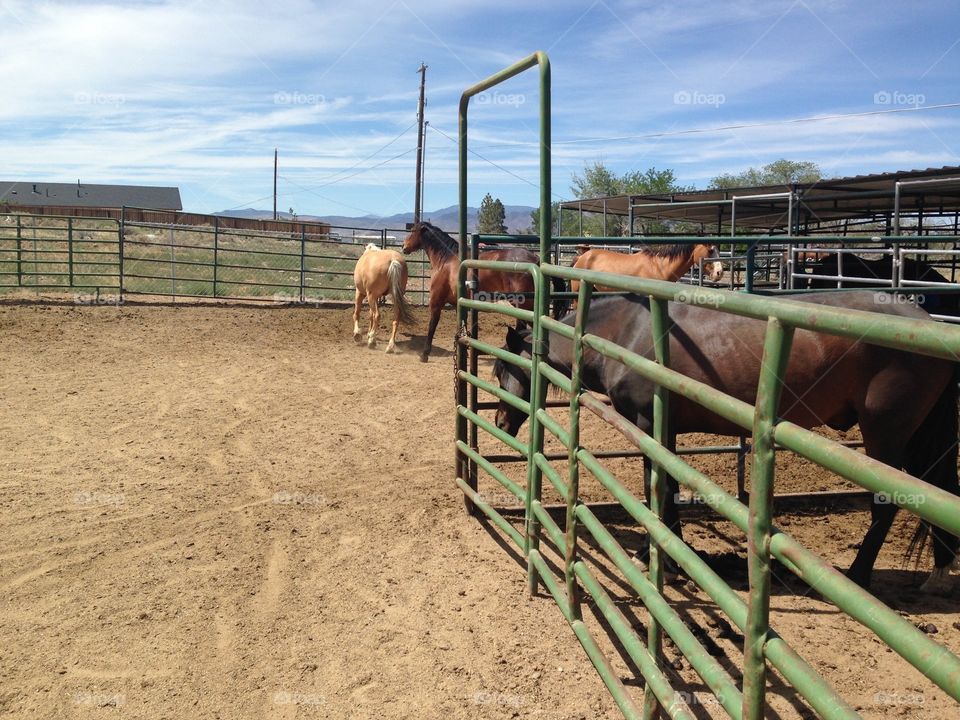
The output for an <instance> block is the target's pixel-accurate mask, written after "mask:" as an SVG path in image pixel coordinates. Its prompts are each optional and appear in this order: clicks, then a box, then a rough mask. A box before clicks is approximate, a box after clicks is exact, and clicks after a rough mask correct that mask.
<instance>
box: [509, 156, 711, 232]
mask: <svg viewBox="0 0 960 720" xmlns="http://www.w3.org/2000/svg"><path fill="white" fill-rule="evenodd" d="M570 182H571V185H570V192H571V193H572V194H573V196H574V197H577V198H582V199H588V198H602V197H613V196H616V195H654V194H669V193H676V192H685V191H688V190H693V187H692V186H683V185H680V183H678V182H677V177H676V174H675V173H674V172H673V170H669V169H668V170H657V168H655V167H652V168H648V169H647V170H633V171H630V172H625V173H624V174H622V175H615V174H614V173H613V172H611V171H610V169H609V168H607V166H606V165H605V164H604V163H602V162H600V161H595V162H593V163H591V164H588V165H584V167H583V173H582V174H578V173H574V174H573V175H572V176H571V178H570ZM558 211H559V204H557V203H554V205H553V207H552V212H553V218H556V216H557V215H556V214H557V212H558ZM531 218H532V220H533V223H532V225H531V227H530V228H529V229H528V232H533V233H534V234H536V233H538V232H539V221H540V211H539V210H534V211H533V212H532V213H531ZM554 222H556V220H554ZM554 229H556V226H554ZM671 229H674V228H673V227H672V226H670V225H667V224H665V223H658V222H649V221H644V222H641V223H635V227H634V230H639V231H640V232H642V233H645V234H652V233H658V232H664V231H667V230H671ZM629 231H630V228H629V227H628V221H627V218H626V217H623V216H620V215H614V214H613V213H610V214H608V215H607V222H606V227H604V223H603V215H602V214H596V213H593V214H584V217H583V234H584V235H590V236H593V237H621V236H623V235H626V234H628V233H629ZM561 234H562V235H579V234H580V219H579V217H578V214H577V213H576V212H573V211H569V212H565V213H564V214H563V227H562V228H561Z"/></svg>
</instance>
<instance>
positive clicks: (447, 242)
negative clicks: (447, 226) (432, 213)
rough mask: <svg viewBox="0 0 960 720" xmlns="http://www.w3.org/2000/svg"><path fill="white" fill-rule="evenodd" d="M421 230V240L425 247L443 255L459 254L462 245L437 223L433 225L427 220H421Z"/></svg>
mask: <svg viewBox="0 0 960 720" xmlns="http://www.w3.org/2000/svg"><path fill="white" fill-rule="evenodd" d="M419 230H420V242H421V243H423V246H424V248H430V249H432V250H435V251H437V252H439V253H440V254H441V255H442V256H443V257H448V256H450V255H459V253H460V246H459V244H458V243H457V241H456V240H454V239H453V238H452V237H450V236H449V235H447V233H445V232H444V231H443V230H441V229H440V228H438V227H437V226H436V225H432V224H430V223H428V222H427V221H426V220H421V221H420V227H419Z"/></svg>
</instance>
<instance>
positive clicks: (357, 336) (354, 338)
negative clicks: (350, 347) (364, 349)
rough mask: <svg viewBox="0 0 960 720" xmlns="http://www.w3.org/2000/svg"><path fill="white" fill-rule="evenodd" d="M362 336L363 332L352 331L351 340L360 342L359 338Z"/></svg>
mask: <svg viewBox="0 0 960 720" xmlns="http://www.w3.org/2000/svg"><path fill="white" fill-rule="evenodd" d="M362 338H363V333H354V334H353V341H354V342H357V343H358V342H360V340H361V339H362Z"/></svg>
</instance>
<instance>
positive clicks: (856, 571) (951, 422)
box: [354, 222, 960, 590]
mask: <svg viewBox="0 0 960 720" xmlns="http://www.w3.org/2000/svg"><path fill="white" fill-rule="evenodd" d="M420 249H422V250H424V251H425V253H426V254H427V256H428V257H429V259H430V265H431V271H432V278H431V283H430V324H429V328H428V332H427V338H426V342H425V345H424V348H423V350H422V352H421V356H420V359H421V360H422V361H424V362H426V361H427V359H428V358H429V355H430V350H431V347H432V343H433V337H434V333H435V332H436V328H437V323H438V322H439V319H440V312H441V310H442V309H443V307H444V306H445V305H448V304H451V305H452V304H455V303H456V297H457V277H458V271H459V264H460V263H459V255H458V252H457V243H456V241H455V240H454V239H453V238H451V237H450V236H449V235H447V234H446V233H445V232H443V231H442V230H441V229H439V228H437V227H435V226H434V225H431V224H430V223H427V222H421V223H417V224H416V225H415V226H414V227H413V229H412V230H411V232H410V233H409V235H408V236H407V238H406V239H405V241H404V243H403V253H404V254H410V253H412V252H415V251H416V250H420ZM479 257H480V259H481V260H499V261H509V262H524V263H537V262H538V261H539V258H538V256H537V255H536V253H533V252H531V251H530V250H527V249H524V248H517V247H511V248H506V249H503V248H498V249H491V250H485V251H483V252H481V253H480V255H479ZM718 258H719V256H718V253H717V248H716V246H715V245H707V244H704V245H685V246H682V245H671V246H666V247H660V248H656V247H654V248H644V249H642V250H640V251H639V252H636V253H633V254H629V255H628V254H624V253H615V252H609V251H604V250H599V249H590V250H584V251H583V252H581V253H580V254H579V255H578V256H577V257H576V259H575V261H574V267H581V268H589V269H596V270H605V271H608V272H617V273H620V274H630V275H637V276H641V277H652V278H656V279H663V280H672V281H676V280H677V279H679V278H680V277H681V276H682V275H683V274H685V273H686V272H687V271H688V270H689V269H690V268H691V267H692V266H694V265H695V264H698V263H701V262H702V266H701V267H702V269H703V272H704V274H705V276H706V277H708V278H709V279H710V280H711V281H714V282H716V281H719V280H720V279H721V277H722V273H723V270H722V267H721V265H720V262H719V259H718ZM836 258H837V255H829V256H826V257H824V258H820V259H818V261H817V262H818V264H817V265H815V266H814V268H813V270H812V274H813V275H818V274H824V275H825V274H831V273H830V270H831V263H832V265H833V273H832V274H834V275H836V264H837V260H836ZM842 262H843V274H844V276H845V277H864V278H871V277H878V278H880V277H883V276H884V275H883V273H884V270H886V269H887V268H886V266H885V265H884V262H885V261H883V260H880V261H869V260H864V259H862V258H859V257H857V256H855V255H846V256H845V257H844V259H843V261H842ZM902 270H903V277H905V278H908V279H917V280H923V281H927V282H947V280H946V278H943V276H941V275H939V274H937V273H936V271H934V270H932V269H931V268H929V266H924V265H923V263H918V262H916V261H912V262H911V263H906V264H905V265H904V266H903V268H902ZM931 273H932V274H931ZM934 276H936V277H934ZM886 277H889V274H886ZM355 280H356V283H357V296H356V308H355V312H354V336H355V338H356V339H358V340H359V339H360V337H361V333H360V328H359V324H358V319H359V314H360V308H361V304H362V301H363V299H364V298H366V299H367V301H368V303H369V304H370V312H371V325H370V330H369V332H368V333H367V343H368V345H370V346H371V347H372V346H373V345H374V344H375V335H376V330H377V321H378V317H379V312H378V310H377V306H378V300H379V298H380V297H382V296H383V295H386V294H387V293H389V294H390V295H391V298H392V301H393V305H394V321H393V330H392V334H391V339H390V344H389V345H388V348H387V349H388V351H389V350H392V349H393V348H394V344H395V337H396V333H397V327H398V325H399V324H401V323H404V322H409V321H410V320H411V319H412V316H411V313H410V308H409V305H408V304H407V302H406V300H405V299H404V297H403V290H404V289H405V287H406V281H407V272H406V267H405V264H404V263H403V258H402V256H401V255H400V254H399V253H397V252H395V251H389V250H380V249H378V248H376V247H375V246H372V245H371V246H368V247H367V250H366V251H365V252H364V254H363V255H362V256H361V258H360V260H359V261H358V263H357V272H356V273H355ZM477 280H478V289H479V290H480V291H485V292H487V293H496V294H500V293H502V294H506V296H507V297H513V298H517V299H518V300H517V302H518V304H522V305H523V306H525V307H527V308H532V293H533V282H532V279H531V278H530V276H529V275H527V274H525V273H517V272H494V271H490V270H480V271H479V273H478V277H477ZM555 280H557V281H558V282H559V283H560V284H559V285H555V289H557V290H560V289H563V290H566V287H565V286H564V285H563V284H562V281H560V280H559V279H558V278H557V279H555ZM807 286H808V287H809V288H818V287H831V288H836V281H829V282H828V281H823V280H814V279H812V280H810V281H808V284H807ZM935 298H936V300H935V301H936V303H937V307H936V309H937V310H938V311H941V312H947V313H948V314H953V313H951V312H950V311H951V310H955V309H956V308H955V307H954V305H955V304H956V303H957V298H956V296H952V297H951V296H935ZM793 299H794V300H797V301H800V302H805V303H810V304H813V305H830V306H834V307H840V308H850V309H854V310H867V311H871V312H879V313H882V314H886V315H890V316H898V317H905V318H909V319H916V320H929V317H930V316H929V314H928V312H927V311H925V310H924V309H923V308H922V307H915V306H913V305H911V304H908V303H878V302H877V300H876V294H875V292H873V291H863V290H859V291H857V290H851V291H845V292H829V293H806V294H802V295H798V296H796V297H794V298H793ZM565 309H566V308H565V307H564V304H563V303H562V302H561V303H557V304H556V305H555V307H554V315H555V316H556V317H559V318H561V319H562V321H563V322H565V323H566V324H568V325H572V324H573V323H574V319H575V316H574V314H573V313H566V312H565ZM958 314H960V313H958ZM670 317H671V329H670V330H669V333H670V361H671V366H672V367H673V368H675V369H676V370H677V371H678V372H680V373H682V374H683V375H685V376H687V377H690V378H692V379H694V380H698V381H701V382H703V383H706V384H708V385H710V386H712V387H714V388H716V389H717V390H719V391H721V392H724V393H726V394H727V395H730V396H732V397H735V398H737V399H739V400H743V401H745V402H748V403H751V404H752V403H754V402H755V400H756V392H757V383H758V378H759V374H760V365H761V360H760V358H761V354H762V348H763V337H764V331H765V323H764V322H762V321H760V320H755V319H751V318H745V317H741V316H736V315H732V314H727V313H718V312H715V311H714V310H712V309H710V308H702V307H698V306H694V305H687V304H683V303H674V304H673V305H672V306H671V312H670ZM587 332H589V333H592V334H594V335H597V336H600V337H604V338H608V339H610V340H612V341H613V342H615V343H617V344H618V345H620V346H622V347H624V348H627V349H629V350H632V351H633V352H636V353H638V354H640V355H643V356H645V357H648V358H651V359H653V358H654V349H653V339H652V332H651V326H650V312H649V306H648V302H647V300H646V299H644V298H642V297H639V296H636V295H613V296H603V297H599V298H597V299H596V300H595V301H594V303H593V304H592V307H591V312H590V315H589V321H588V326H587ZM548 347H549V352H548V355H547V356H546V358H545V360H546V362H548V363H549V364H550V365H551V366H553V367H554V368H556V369H558V370H560V371H561V372H564V373H567V374H569V373H570V370H571V365H572V355H573V351H572V347H571V343H570V341H569V340H567V339H566V338H564V337H563V336H561V335H559V334H557V333H553V332H551V333H550V334H549V344H548ZM506 348H507V349H509V350H510V351H512V352H514V353H516V354H518V355H520V356H522V357H530V353H531V338H530V329H529V328H527V327H525V326H524V325H523V324H522V323H518V326H517V327H516V328H513V327H511V328H509V329H508V330H507V337H506ZM958 367H960V366H958V365H957V364H956V363H953V362H949V361H945V360H940V359H936V358H931V357H926V356H921V355H916V354H912V353H907V352H903V351H898V350H891V349H888V348H883V347H879V346H876V345H870V344H868V343H865V342H862V341H859V340H852V339H848V338H841V337H837V336H832V335H826V334H821V333H813V332H808V331H802V330H801V331H797V332H796V334H795V337H794V341H793V350H792V352H791V354H790V360H789V363H788V365H787V370H786V373H785V376H784V377H783V378H782V380H783V384H784V389H783V395H782V399H781V404H780V408H779V412H778V415H779V417H781V418H782V419H784V420H788V421H791V422H793V423H795V424H797V425H800V426H803V427H807V428H812V427H817V426H824V425H825V426H828V427H831V428H834V429H839V430H846V429H849V428H851V427H853V426H854V425H857V424H858V425H859V427H860V431H861V434H862V436H863V442H864V447H865V450H866V453H867V455H868V456H870V457H872V458H874V459H876V460H879V461H880V462H883V463H885V464H887V465H890V466H893V467H896V468H902V469H904V470H906V472H908V473H909V474H911V475H914V476H916V477H918V478H921V479H923V480H925V481H927V482H928V483H930V484H931V485H933V486H935V487H938V488H941V489H943V490H946V491H948V492H950V493H952V494H954V495H960V483H958V474H957V436H958V386H957V383H958V379H960V373H958ZM494 375H495V377H496V379H497V381H498V382H499V384H500V386H501V388H502V389H503V390H505V391H507V392H509V393H511V394H513V395H517V396H520V397H523V398H525V399H527V400H529V398H530V376H529V372H528V371H524V370H523V369H521V368H519V367H518V366H515V365H512V364H510V363H504V362H502V361H497V362H496V363H495V365H494ZM582 378H583V384H584V387H585V388H586V389H588V390H591V391H594V392H597V393H601V394H603V395H605V396H607V397H608V398H609V400H610V402H611V403H612V405H613V407H614V409H615V410H617V412H618V413H619V414H621V415H622V416H623V417H625V418H627V419H628V420H629V421H631V422H632V423H634V424H635V425H637V426H638V427H639V428H640V429H642V430H645V431H648V432H649V431H650V429H651V426H652V417H653V414H652V407H653V395H654V385H653V383H652V382H650V381H649V380H646V379H644V378H643V377H641V376H639V375H637V374H636V373H633V372H631V371H629V370H628V369H627V368H626V367H625V366H623V365H622V364H621V363H619V362H616V361H612V360H609V359H607V358H606V357H605V356H602V355H600V354H599V353H592V352H587V353H585V357H584V368H583V375H582ZM526 418H527V416H526V415H525V414H524V413H523V412H521V411H519V410H518V409H517V408H515V407H513V406H512V405H510V404H508V403H506V402H504V401H502V400H501V401H500V402H499V404H498V408H497V414H496V424H497V426H498V427H499V428H500V429H501V430H503V431H505V432H507V433H509V434H511V435H516V434H517V432H518V431H519V430H520V427H521V425H522V424H523V423H524V422H525V420H526ZM669 418H670V425H669V428H668V436H669V441H668V442H669V444H670V446H671V447H673V446H674V445H675V440H676V436H677V434H679V433H689V432H704V433H714V434H719V435H736V434H740V432H741V430H740V428H739V427H732V426H731V424H730V423H729V422H728V421H727V420H725V419H724V418H722V417H720V416H718V415H716V414H714V413H712V412H710V411H708V410H706V409H705V408H703V407H701V406H699V405H697V404H696V403H693V402H691V401H688V400H686V399H684V398H682V397H678V396H672V397H671V408H670V414H669ZM667 483H668V491H667V493H666V504H665V507H664V520H665V522H666V523H667V524H668V525H669V526H670V527H671V528H672V529H673V530H674V532H675V533H676V534H678V535H681V533H682V528H681V524H680V518H679V514H678V512H677V508H676V504H675V496H676V492H677V489H678V488H677V483H676V480H674V479H673V478H669V477H668V478H667ZM884 500H885V498H880V497H877V496H874V499H873V502H872V504H871V523H870V526H869V529H868V530H867V532H866V534H865V536H864V539H863V541H862V542H861V543H860V545H859V549H858V551H857V555H856V558H855V560H854V561H853V564H852V565H851V566H850V569H849V570H848V576H849V577H850V578H851V579H852V580H854V581H855V582H856V583H858V584H859V585H861V586H863V587H868V586H869V584H870V579H871V575H872V571H873V566H874V563H875V561H876V558H877V555H878V553H879V551H880V548H881V546H882V544H883V542H884V539H885V538H886V535H887V533H888V532H889V530H890V527H891V525H892V523H893V520H894V517H895V515H896V513H897V509H898V508H897V505H895V504H893V503H889V502H885V501H884ZM927 541H932V545H933V556H934V570H933V572H932V573H931V575H930V577H929V578H928V580H927V581H926V582H925V583H924V586H923V588H924V589H925V590H942V589H943V588H944V587H946V584H947V582H948V581H949V572H950V569H951V568H952V567H953V565H954V564H955V562H956V561H957V551H958V539H957V538H956V537H954V536H952V535H951V534H950V533H948V532H947V531H945V530H942V529H941V528H938V527H931V526H928V525H927V524H925V523H923V522H921V524H920V525H919V526H918V530H917V533H916V535H915V537H914V542H913V543H911V550H912V551H916V552H920V553H922V551H923V544H924V543H925V542H927Z"/></svg>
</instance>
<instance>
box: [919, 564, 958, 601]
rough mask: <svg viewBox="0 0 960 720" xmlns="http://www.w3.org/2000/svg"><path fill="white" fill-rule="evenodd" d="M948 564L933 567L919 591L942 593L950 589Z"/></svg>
mask: <svg viewBox="0 0 960 720" xmlns="http://www.w3.org/2000/svg"><path fill="white" fill-rule="evenodd" d="M950 585H951V583H950V566H949V565H948V566H947V567H943V568H934V569H933V572H931V573H930V577H928V578H927V580H926V582H924V583H923V585H921V586H920V592H922V593H930V594H934V595H943V594H946V593H947V592H948V591H949V590H950Z"/></svg>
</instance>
